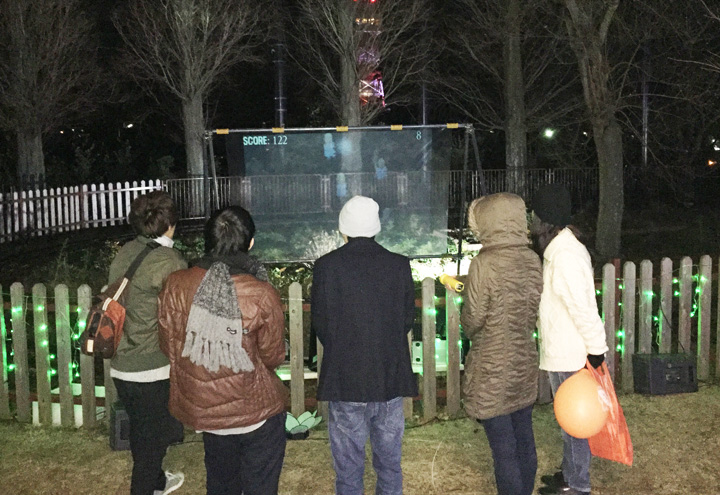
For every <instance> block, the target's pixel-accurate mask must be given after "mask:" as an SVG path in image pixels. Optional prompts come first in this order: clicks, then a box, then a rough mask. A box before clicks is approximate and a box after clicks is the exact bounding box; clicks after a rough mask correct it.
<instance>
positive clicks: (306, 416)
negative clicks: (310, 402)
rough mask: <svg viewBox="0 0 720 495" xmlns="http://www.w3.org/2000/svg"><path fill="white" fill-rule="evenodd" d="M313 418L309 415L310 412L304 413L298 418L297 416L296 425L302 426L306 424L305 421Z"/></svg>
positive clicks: (311, 414)
mask: <svg viewBox="0 0 720 495" xmlns="http://www.w3.org/2000/svg"><path fill="white" fill-rule="evenodd" d="M313 416H315V414H314V413H311V412H310V411H305V412H304V413H302V414H301V415H300V416H298V418H297V421H298V423H300V424H301V425H303V424H306V421H307V420H308V418H312V417H313Z"/></svg>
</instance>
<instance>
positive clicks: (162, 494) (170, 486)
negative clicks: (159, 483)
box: [153, 471, 185, 495]
mask: <svg viewBox="0 0 720 495" xmlns="http://www.w3.org/2000/svg"><path fill="white" fill-rule="evenodd" d="M184 482H185V475H184V474H182V473H171V472H170V471H165V489H164V490H162V491H160V490H155V491H154V492H153V495H167V494H168V493H172V492H174V491H175V490H177V489H178V488H180V487H181V486H182V484H183V483H184Z"/></svg>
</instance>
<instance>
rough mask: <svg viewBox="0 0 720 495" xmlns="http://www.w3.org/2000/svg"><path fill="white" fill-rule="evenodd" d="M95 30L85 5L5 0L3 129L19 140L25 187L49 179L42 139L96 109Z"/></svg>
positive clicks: (1, 20) (0, 54) (0, 39)
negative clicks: (28, 180)
mask: <svg viewBox="0 0 720 495" xmlns="http://www.w3.org/2000/svg"><path fill="white" fill-rule="evenodd" d="M93 29H94V23H93V22H92V20H91V19H90V18H89V17H88V16H87V15H86V14H85V12H84V11H83V8H82V1H81V0H0V125H2V126H3V127H5V128H7V129H9V130H11V131H13V132H14V133H15V135H16V138H17V155H18V161H17V170H16V172H17V176H18V179H19V181H20V182H22V181H23V180H24V178H27V177H28V176H34V177H36V178H38V177H41V176H44V175H45V158H44V154H43V134H44V133H47V132H49V131H51V130H53V129H56V128H57V127H58V126H60V125H62V124H63V123H66V122H65V119H67V118H68V117H70V116H72V115H74V114H78V113H83V112H87V110H88V109H90V108H91V106H92V102H93V93H94V91H93V90H94V89H96V88H97V87H98V84H97V82H98V81H99V79H100V76H99V69H98V66H97V65H96V64H95V60H96V57H95V56H96V49H97V46H96V40H95V38H94V36H93ZM21 185H22V184H21Z"/></svg>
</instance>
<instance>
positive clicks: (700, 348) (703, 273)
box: [697, 255, 712, 381]
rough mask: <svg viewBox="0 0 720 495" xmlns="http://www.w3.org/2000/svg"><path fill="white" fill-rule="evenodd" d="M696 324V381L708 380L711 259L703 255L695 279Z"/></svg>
mask: <svg viewBox="0 0 720 495" xmlns="http://www.w3.org/2000/svg"><path fill="white" fill-rule="evenodd" d="M697 292H698V308H697V312H698V322H697V332H698V336H697V357H698V380H703V381H707V380H708V378H710V318H711V315H710V310H711V309H712V298H711V297H710V296H711V295H712V258H710V256H708V255H704V256H702V257H701V258H700V265H699V268H698V277H697Z"/></svg>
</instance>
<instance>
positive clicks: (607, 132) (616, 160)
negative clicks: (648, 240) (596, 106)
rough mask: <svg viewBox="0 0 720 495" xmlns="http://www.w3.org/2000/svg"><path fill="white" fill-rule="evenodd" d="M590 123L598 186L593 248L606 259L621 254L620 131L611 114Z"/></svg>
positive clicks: (622, 195) (621, 168) (622, 203)
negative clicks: (599, 122) (597, 122)
mask: <svg viewBox="0 0 720 495" xmlns="http://www.w3.org/2000/svg"><path fill="white" fill-rule="evenodd" d="M593 124H594V125H593V134H594V141H595V147H596V149H597V156H598V166H599V189H600V202H599V209H598V218H597V227H596V232H595V249H596V250H597V252H598V254H599V255H600V256H601V257H602V259H603V260H607V259H610V258H612V257H614V256H617V255H618V254H619V253H620V234H621V228H620V227H621V225H622V217H623V210H624V197H625V196H624V190H623V188H624V179H623V148H622V132H621V130H620V125H619V124H618V122H617V120H616V119H615V117H614V116H613V117H611V118H610V120H609V122H604V123H601V124H598V125H595V123H593Z"/></svg>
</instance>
